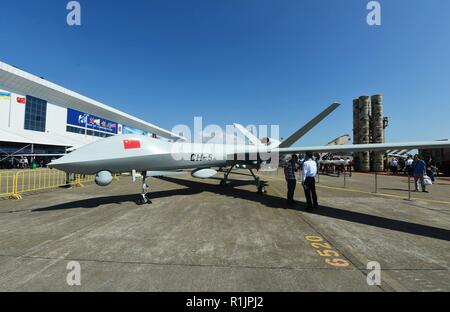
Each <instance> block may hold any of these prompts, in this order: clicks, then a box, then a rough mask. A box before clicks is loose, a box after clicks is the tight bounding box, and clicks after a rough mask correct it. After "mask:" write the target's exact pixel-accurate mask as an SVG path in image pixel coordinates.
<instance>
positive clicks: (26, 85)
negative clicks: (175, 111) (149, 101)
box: [0, 62, 182, 139]
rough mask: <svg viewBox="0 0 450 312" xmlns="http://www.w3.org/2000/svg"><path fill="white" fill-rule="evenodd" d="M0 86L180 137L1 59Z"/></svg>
mask: <svg viewBox="0 0 450 312" xmlns="http://www.w3.org/2000/svg"><path fill="white" fill-rule="evenodd" d="M0 87H2V88H4V89H6V90H8V91H11V92H15V93H19V94H26V95H31V96H34V97H37V98H41V99H44V100H46V101H48V102H49V103H52V104H55V105H59V106H62V107H66V108H72V109H76V110H79V111H81V112H85V113H88V114H92V115H95V116H99V117H102V118H105V119H109V120H111V121H115V122H118V123H120V124H123V125H127V126H129V127H133V128H137V129H141V130H144V131H148V132H150V133H154V134H156V135H158V136H161V137H164V138H169V139H170V138H172V139H182V137H180V136H179V135H177V134H174V133H172V132H170V131H167V130H164V129H162V128H160V127H158V126H155V125H152V124H150V123H148V122H146V121H143V120H141V119H139V118H136V117H133V116H131V115H129V114H127V113H124V112H121V111H119V110H117V109H115V108H112V107H109V106H107V105H105V104H102V103H100V102H98V101H95V100H93V99H90V98H88V97H85V96H83V95H81V94H78V93H76V92H73V91H71V90H68V89H66V88H63V87H61V86H59V85H57V84H54V83H52V82H49V81H47V80H45V79H42V78H40V77H37V76H35V75H32V74H30V73H27V72H25V71H23V70H20V69H18V68H15V67H13V66H10V65H8V64H6V63H3V62H0Z"/></svg>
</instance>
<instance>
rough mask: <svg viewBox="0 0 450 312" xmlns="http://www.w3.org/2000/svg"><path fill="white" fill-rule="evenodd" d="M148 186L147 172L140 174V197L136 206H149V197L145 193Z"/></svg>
mask: <svg viewBox="0 0 450 312" xmlns="http://www.w3.org/2000/svg"><path fill="white" fill-rule="evenodd" d="M149 187H150V185H148V184H147V172H143V173H142V193H141V197H140V198H139V199H138V200H137V201H136V204H137V205H145V204H151V203H152V201H151V200H150V195H149V194H148V193H147V191H148V189H149Z"/></svg>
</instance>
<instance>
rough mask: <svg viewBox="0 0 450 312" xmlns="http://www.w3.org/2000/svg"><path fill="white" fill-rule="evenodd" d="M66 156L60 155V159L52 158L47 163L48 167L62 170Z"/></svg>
mask: <svg viewBox="0 0 450 312" xmlns="http://www.w3.org/2000/svg"><path fill="white" fill-rule="evenodd" d="M65 157H66V156H63V157H61V158H60V159H56V160H53V161H52V162H51V163H49V164H48V165H47V167H48V168H50V169H61V170H64V165H65V164H66V161H65V160H64V158H65Z"/></svg>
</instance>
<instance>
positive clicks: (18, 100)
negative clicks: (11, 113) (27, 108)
mask: <svg viewBox="0 0 450 312" xmlns="http://www.w3.org/2000/svg"><path fill="white" fill-rule="evenodd" d="M26 102H27V99H26V98H24V97H18V98H17V103H19V104H25V103H26Z"/></svg>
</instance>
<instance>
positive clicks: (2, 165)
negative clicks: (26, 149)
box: [0, 156, 51, 169]
mask: <svg viewBox="0 0 450 312" xmlns="http://www.w3.org/2000/svg"><path fill="white" fill-rule="evenodd" d="M50 162H51V159H50V158H48V157H39V158H37V157H36V158H32V157H25V156H21V157H4V158H3V159H2V156H0V169H35V168H45V167H46V166H47V164H48V163H50Z"/></svg>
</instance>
